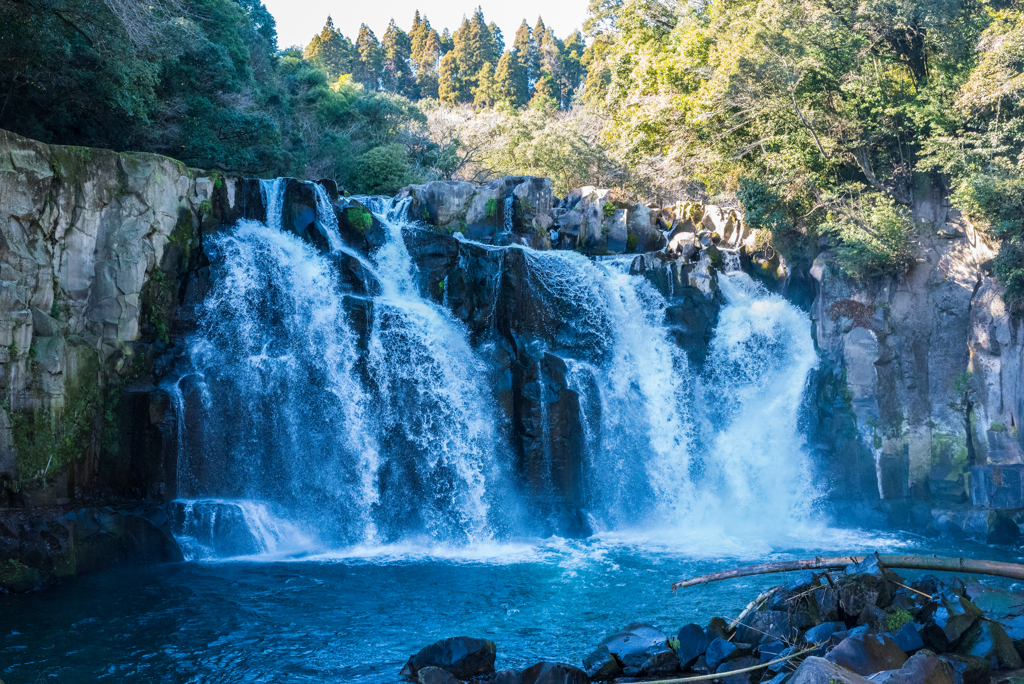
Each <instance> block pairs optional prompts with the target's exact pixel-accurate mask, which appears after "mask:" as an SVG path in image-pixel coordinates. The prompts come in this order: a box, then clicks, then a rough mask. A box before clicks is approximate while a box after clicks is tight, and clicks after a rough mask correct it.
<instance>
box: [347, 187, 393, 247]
mask: <svg viewBox="0 0 1024 684" xmlns="http://www.w3.org/2000/svg"><path fill="white" fill-rule="evenodd" d="M334 213H335V215H336V216H337V218H338V232H339V233H340V234H341V239H342V240H344V241H345V244H347V245H349V246H350V247H354V248H356V249H358V250H359V251H361V252H363V253H364V254H370V253H371V252H373V251H375V250H376V249H377V248H379V247H381V246H382V245H384V243H386V242H387V232H386V231H385V229H384V224H382V223H381V222H380V220H379V219H378V218H377V217H376V216H374V215H373V212H372V211H370V209H369V207H367V206H366V205H364V204H363V203H362V202H360V201H359V200H356V199H350V198H349V199H341V200H339V201H338V202H337V203H336V204H335V205H334Z"/></svg>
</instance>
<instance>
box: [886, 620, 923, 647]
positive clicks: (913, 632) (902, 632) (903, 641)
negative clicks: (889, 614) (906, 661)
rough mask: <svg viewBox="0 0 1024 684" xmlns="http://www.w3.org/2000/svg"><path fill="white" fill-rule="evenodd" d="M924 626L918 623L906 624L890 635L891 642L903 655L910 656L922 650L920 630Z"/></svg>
mask: <svg viewBox="0 0 1024 684" xmlns="http://www.w3.org/2000/svg"><path fill="white" fill-rule="evenodd" d="M922 629H924V626H923V625H922V624H920V623H919V622H908V623H907V624H905V625H903V626H902V627H900V628H899V630H897V631H896V633H895V634H893V635H892V640H893V641H894V642H896V645H897V646H899V647H900V650H902V651H903V652H904V653H907V654H911V653H915V652H917V651H920V650H921V649H922V648H924V640H923V639H922V638H921V630H922Z"/></svg>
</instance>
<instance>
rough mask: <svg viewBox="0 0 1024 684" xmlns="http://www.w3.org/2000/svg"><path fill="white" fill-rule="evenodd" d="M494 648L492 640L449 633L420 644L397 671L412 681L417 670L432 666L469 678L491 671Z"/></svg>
mask: <svg viewBox="0 0 1024 684" xmlns="http://www.w3.org/2000/svg"><path fill="white" fill-rule="evenodd" d="M496 652H497V648H496V647H495V645H494V642H493V641H490V640H487V639H476V638H474V637H464V636H463V637H452V638H450V639H444V640H442V641H437V642H434V643H433V644H430V645H429V646H426V647H424V648H423V649H422V650H421V651H420V652H419V653H417V654H416V655H414V656H413V657H412V658H410V659H409V661H408V662H407V663H406V664H405V666H404V667H403V668H402V671H401V674H402V675H403V676H405V677H408V678H410V679H412V680H414V681H415V680H417V678H418V677H419V673H420V671H421V670H424V669H427V668H431V667H433V668H439V669H441V670H443V671H445V672H447V673H448V674H450V675H452V676H453V677H455V678H457V679H471V678H473V677H477V676H479V675H486V674H491V673H493V672H494V657H495V653H496ZM438 681H440V680H438Z"/></svg>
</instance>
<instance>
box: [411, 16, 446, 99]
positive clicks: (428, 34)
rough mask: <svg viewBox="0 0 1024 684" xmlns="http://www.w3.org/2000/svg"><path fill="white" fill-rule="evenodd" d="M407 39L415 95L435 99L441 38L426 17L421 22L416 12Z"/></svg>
mask: <svg viewBox="0 0 1024 684" xmlns="http://www.w3.org/2000/svg"><path fill="white" fill-rule="evenodd" d="M409 39H410V43H411V55H410V57H411V62H412V67H413V69H414V73H415V75H416V95H417V96H418V97H429V98H436V97H437V79H438V67H439V65H440V62H441V37H440V36H439V35H437V31H435V30H434V29H433V28H431V27H430V21H429V20H428V19H427V18H426V16H424V17H423V18H422V20H421V19H420V13H419V11H417V12H416V17H415V18H414V20H413V28H412V31H410V32H409Z"/></svg>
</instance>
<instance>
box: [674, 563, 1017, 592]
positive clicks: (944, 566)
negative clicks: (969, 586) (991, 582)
mask: <svg viewBox="0 0 1024 684" xmlns="http://www.w3.org/2000/svg"><path fill="white" fill-rule="evenodd" d="M865 558H867V556H839V557H835V558H808V559H805V560H795V561H784V562H781V563H761V564H759V565H748V566H747V567H744V568H734V569H732V570H723V571H721V572H712V573H709V574H707V575H701V576H700V577H693V578H691V579H685V580H680V581H678V582H676V583H675V584H673V585H672V591H676V590H677V589H681V588H684V587H694V586H697V585H698V584H707V583H709V582H719V581H721V580H727V579H734V578H736V577H750V576H752V575H769V574H772V573H778V572H797V571H799V570H841V569H843V568H845V567H846V566H847V565H850V564H851V563H860V562H861V561H862V560H864V559H865ZM878 560H879V561H880V562H881V564H882V565H884V566H885V567H887V568H891V569H894V570H895V569H900V570H930V571H933V572H967V573H971V574H976V575H991V576H993V577H1008V578H1010V579H1017V580H1024V565H1018V564H1016V563H1001V562H999V561H985V560H971V559H968V558H939V557H937V556H882V555H879V556H878Z"/></svg>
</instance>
